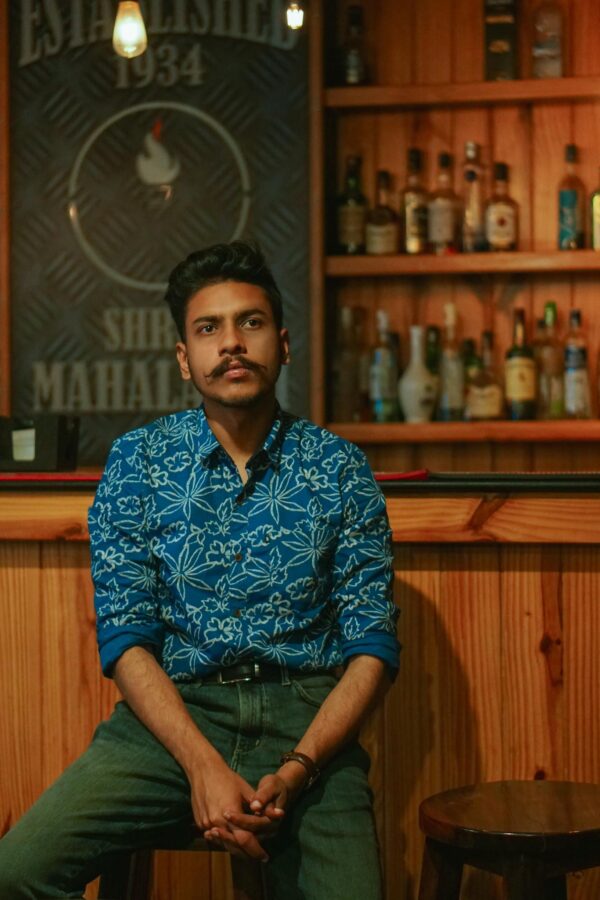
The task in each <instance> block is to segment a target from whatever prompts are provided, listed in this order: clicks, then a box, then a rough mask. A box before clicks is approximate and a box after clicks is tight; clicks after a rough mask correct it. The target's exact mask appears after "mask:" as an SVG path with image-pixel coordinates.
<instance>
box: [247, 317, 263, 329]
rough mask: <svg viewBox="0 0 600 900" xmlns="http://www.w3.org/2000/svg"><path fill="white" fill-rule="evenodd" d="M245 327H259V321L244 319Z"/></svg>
mask: <svg viewBox="0 0 600 900" xmlns="http://www.w3.org/2000/svg"><path fill="white" fill-rule="evenodd" d="M246 325H249V326H250V328H256V327H257V325H260V319H246Z"/></svg>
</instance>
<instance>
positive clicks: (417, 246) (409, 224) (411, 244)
mask: <svg viewBox="0 0 600 900" xmlns="http://www.w3.org/2000/svg"><path fill="white" fill-rule="evenodd" d="M427 219H428V212H427V206H426V205H425V204H424V203H420V202H419V200H418V199H417V197H413V198H411V197H410V195H409V196H408V197H407V198H406V201H405V207H404V222H405V226H404V227H405V237H404V249H405V251H406V253H424V252H425V251H426V249H427Z"/></svg>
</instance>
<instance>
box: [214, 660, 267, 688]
mask: <svg viewBox="0 0 600 900" xmlns="http://www.w3.org/2000/svg"><path fill="white" fill-rule="evenodd" d="M252 667H253V670H254V671H253V672H251V673H250V674H249V675H234V676H232V677H231V678H223V673H222V672H219V674H218V677H217V684H241V683H243V682H245V681H254V679H255V678H258V677H259V676H260V666H259V664H258V663H252Z"/></svg>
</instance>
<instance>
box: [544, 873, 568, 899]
mask: <svg viewBox="0 0 600 900" xmlns="http://www.w3.org/2000/svg"><path fill="white" fill-rule="evenodd" d="M544 900H567V876H566V875H558V876H557V877H556V878H549V879H548V880H547V881H546V893H545V894H544Z"/></svg>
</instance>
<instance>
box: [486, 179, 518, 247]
mask: <svg viewBox="0 0 600 900" xmlns="http://www.w3.org/2000/svg"><path fill="white" fill-rule="evenodd" d="M485 237H486V240H487V244H488V247H489V249H490V250H516V248H517V244H518V242H519V207H518V205H517V203H516V201H515V200H513V199H512V197H510V196H509V194H508V166H507V165H506V163H502V162H497V163H495V164H494V190H493V192H492V196H491V197H490V198H489V199H488V201H487V202H486V204H485Z"/></svg>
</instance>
